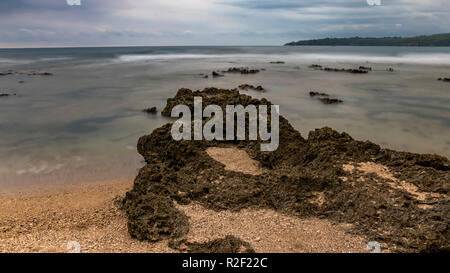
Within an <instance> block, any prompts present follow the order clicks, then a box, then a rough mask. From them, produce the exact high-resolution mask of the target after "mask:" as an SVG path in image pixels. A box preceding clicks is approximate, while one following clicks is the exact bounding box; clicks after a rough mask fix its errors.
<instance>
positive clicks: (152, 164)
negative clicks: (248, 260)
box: [122, 88, 450, 252]
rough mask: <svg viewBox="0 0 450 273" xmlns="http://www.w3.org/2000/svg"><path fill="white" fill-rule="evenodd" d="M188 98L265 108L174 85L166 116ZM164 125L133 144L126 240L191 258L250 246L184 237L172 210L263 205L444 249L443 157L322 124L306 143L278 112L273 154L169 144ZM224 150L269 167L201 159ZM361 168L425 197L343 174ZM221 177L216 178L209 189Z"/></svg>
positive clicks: (256, 145) (414, 247)
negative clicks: (136, 160) (140, 163)
mask: <svg viewBox="0 0 450 273" xmlns="http://www.w3.org/2000/svg"><path fill="white" fill-rule="evenodd" d="M194 96H201V97H202V98H203V107H206V106H207V105H209V104H215V105H219V106H220V107H222V109H225V106H226V105H229V104H241V105H243V106H246V105H249V104H253V105H262V104H264V105H270V104H271V103H270V102H269V101H267V100H265V99H262V100H258V99H254V98H252V97H250V96H247V95H243V94H240V93H239V92H238V91H236V90H225V89H217V88H207V89H205V90H202V91H191V90H189V89H180V90H179V91H178V93H177V95H176V96H175V97H174V98H170V99H168V101H167V106H166V108H165V109H164V110H163V113H164V114H166V115H167V114H170V112H171V109H172V107H174V106H176V105H178V104H185V105H188V106H189V107H190V108H191V109H192V108H193V98H194ZM192 112H193V111H192ZM171 126H172V124H171V123H168V124H166V125H164V126H162V127H160V128H158V129H155V130H154V131H153V132H152V133H151V134H150V135H147V136H143V137H141V138H140V139H139V142H138V145H137V148H138V152H139V153H140V154H141V155H142V156H143V157H144V159H145V162H146V165H145V166H144V167H143V168H142V169H141V170H140V171H139V174H138V176H137V177H136V179H135V181H134V186H133V189H132V190H130V191H129V192H128V193H127V194H126V197H125V198H124V199H123V201H122V208H123V210H124V211H125V212H126V215H127V217H128V230H129V233H130V235H131V236H132V237H135V238H137V239H140V240H150V241H158V240H163V239H168V240H169V241H170V243H169V246H171V247H174V248H177V246H179V245H180V244H183V245H185V246H187V248H188V249H187V250H186V251H188V252H215V251H219V252H226V251H228V252H234V251H236V250H237V249H238V248H240V247H242V246H244V247H246V249H247V251H251V250H252V249H251V246H249V245H248V244H247V243H246V242H244V241H242V240H241V239H239V238H233V237H227V238H225V239H219V240H214V241H209V242H206V243H196V242H189V241H187V239H186V234H187V232H188V230H189V219H188V218H187V217H186V215H185V214H184V213H183V212H182V211H180V210H178V209H177V208H176V206H175V205H174V204H175V202H176V203H178V204H182V205H183V204H189V203H191V202H196V203H198V204H200V205H202V206H203V207H205V208H207V209H211V210H216V211H221V210H233V211H239V210H241V209H245V208H263V209H272V210H275V211H278V212H282V213H285V214H288V215H292V216H295V217H300V218H308V217H319V218H324V219H328V220H329V221H332V222H334V223H336V224H339V223H350V224H352V229H351V232H354V233H355V234H359V235H364V236H365V237H366V238H367V239H369V240H375V241H378V242H380V243H382V244H385V245H387V246H388V247H389V249H390V250H391V251H402V252H403V251H405V252H435V251H450V240H449V234H450V232H449V223H450V215H449V214H450V200H449V199H448V191H449V188H450V183H449V181H450V167H449V160H448V159H447V158H444V157H441V156H437V155H421V154H413V153H406V152H397V151H393V150H388V149H382V148H381V147H380V146H378V145H376V144H374V143H372V142H370V141H357V140H354V139H353V138H352V137H351V136H350V135H348V134H346V133H339V132H337V131H335V130H333V129H331V128H327V127H325V128H322V129H316V130H314V131H311V132H310V133H309V135H308V138H303V137H302V136H301V134H300V133H299V132H298V131H297V130H295V129H294V128H293V127H292V126H291V124H290V123H289V122H288V121H287V120H286V119H285V118H284V117H282V116H280V137H279V138H280V145H279V147H278V149H277V150H276V151H274V152H261V151H260V144H261V142H262V141H260V140H257V141H247V140H245V141H204V140H202V141H174V140H173V139H172V137H171ZM231 146H232V147H237V148H239V149H243V150H245V151H246V152H247V153H248V154H249V155H250V157H251V158H253V159H255V160H257V161H258V162H259V164H260V167H261V168H264V169H265V170H266V171H265V172H264V173H262V174H260V175H249V174H244V173H240V172H234V171H228V170H225V168H224V165H223V164H221V163H219V162H217V161H215V160H213V159H212V158H211V157H209V155H208V154H207V153H206V149H207V148H208V147H231ZM364 162H372V163H373V164H382V165H383V166H387V167H388V168H389V169H390V170H391V171H392V174H393V176H394V177H395V179H398V181H407V182H408V183H411V184H412V185H414V186H415V187H417V189H418V190H419V191H421V192H424V193H427V194H426V195H427V198H425V199H423V200H419V199H417V198H415V196H414V195H412V194H411V193H410V192H408V191H407V190H405V189H403V188H400V187H390V186H389V185H390V184H392V183H393V181H392V179H390V178H386V177H380V176H378V175H377V174H375V173H372V174H365V175H364V176H362V175H363V174H362V173H360V172H359V171H354V172H348V171H347V170H345V169H344V168H343V165H344V164H353V165H355V166H357V165H358V164H360V163H364ZM219 177H222V178H223V179H222V180H221V181H222V182H221V183H214V181H217V179H219ZM362 178H364V180H361V179H362ZM316 193H321V194H322V195H323V197H324V202H314V200H315V198H316ZM423 206H427V208H424V207H423Z"/></svg>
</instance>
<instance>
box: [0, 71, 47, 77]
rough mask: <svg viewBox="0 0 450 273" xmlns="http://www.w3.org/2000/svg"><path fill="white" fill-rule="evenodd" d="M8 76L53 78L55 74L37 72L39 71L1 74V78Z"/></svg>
mask: <svg viewBox="0 0 450 273" xmlns="http://www.w3.org/2000/svg"><path fill="white" fill-rule="evenodd" d="M8 75H25V76H52V75H53V73H50V72H37V71H14V70H8V71H6V72H0V76H8Z"/></svg>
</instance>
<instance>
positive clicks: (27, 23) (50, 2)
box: [0, 0, 450, 47]
mask: <svg viewBox="0 0 450 273" xmlns="http://www.w3.org/2000/svg"><path fill="white" fill-rule="evenodd" d="M446 1H447V0H431V1H419V0H381V3H382V5H380V6H370V5H368V4H367V1H366V0H304V1H299V0H278V1H277V0H147V1H140V0H82V5H81V6H69V5H67V3H66V0H40V1H34V0H2V1H0V47H2V46H3V47H4V46H59V45H63V46H70V45H74V46H78V45H99V46H100V45H202V44H205V45H206V44H213V45H220V44H223V45H239V44H244V45H256V44H268V45H271V44H272V45H276V44H283V43H285V42H288V41H292V40H299V39H308V38H321V37H343V36H393V35H395V36H409V35H419V34H433V33H439V32H448V30H449V29H450V19H449V18H450V7H449V6H448V5H447V3H446Z"/></svg>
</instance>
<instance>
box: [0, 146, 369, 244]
mask: <svg viewBox="0 0 450 273" xmlns="http://www.w3.org/2000/svg"><path fill="white" fill-rule="evenodd" d="M208 153H209V154H210V155H211V157H213V158H215V159H217V160H219V161H220V162H221V163H223V164H224V165H225V166H226V168H228V169H229V170H233V171H238V172H239V171H241V172H244V171H245V172H246V173H252V174H255V173H260V172H262V171H263V170H262V169H260V168H259V167H258V165H256V163H255V161H254V160H252V159H251V158H250V157H249V156H248V155H247V153H246V152H245V151H242V150H238V149H227V148H211V149H209V150H208ZM131 187H132V182H122V181H119V182H110V183H106V184H105V183H98V184H96V183H94V184H92V183H90V184H86V185H79V186H71V187H67V188H66V189H56V190H53V191H51V190H46V191H36V192H33V193H27V194H18V193H17V194H9V195H6V194H5V195H3V196H1V197H0V203H1V204H2V205H1V208H2V209H1V210H0V227H1V228H0V252H73V251H78V250H79V251H80V252H83V253H90V252H92V253H95V252H120V253H122V252H147V253H155V252H156V253H160V252H176V251H175V250H173V249H171V248H169V247H168V246H167V242H166V241H161V242H157V243H149V242H140V241H138V240H135V239H133V238H131V236H130V235H129V234H128V231H127V220H126V217H125V215H124V213H123V212H122V211H120V210H119V209H118V207H117V206H116V204H115V203H116V202H115V201H116V200H118V199H119V198H120V197H121V196H124V194H125V193H126V192H127V191H128V190H129V189H130V188H131ZM177 208H178V209H180V210H182V211H184V212H185V213H186V215H187V216H188V217H189V222H190V231H189V233H188V236H187V238H188V240H189V241H195V242H205V241H208V240H212V239H216V238H221V237H224V236H226V235H235V236H237V237H239V238H242V239H243V240H245V241H247V242H249V243H250V244H251V246H252V247H253V248H254V249H255V251H256V252H264V253H267V252H278V253H283V252H367V249H366V246H367V243H368V241H367V240H366V239H365V238H364V237H362V236H356V235H353V234H349V233H348V232H347V231H348V230H349V228H350V227H351V226H350V225H337V224H333V223H331V222H329V221H328V220H325V219H317V218H310V219H298V218H295V217H292V216H287V215H283V214H281V213H278V212H275V211H273V210H268V209H264V210H261V209H258V210H256V209H245V210H242V211H239V212H230V211H222V212H216V211H212V210H207V209H205V208H203V207H202V206H201V205H199V204H196V203H191V204H189V205H186V206H181V205H178V204H177ZM78 245H79V249H78V248H77V247H78Z"/></svg>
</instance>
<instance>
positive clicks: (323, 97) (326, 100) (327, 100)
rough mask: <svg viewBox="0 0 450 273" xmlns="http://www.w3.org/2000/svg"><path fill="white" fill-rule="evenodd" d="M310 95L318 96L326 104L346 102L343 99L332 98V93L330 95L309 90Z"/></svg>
mask: <svg viewBox="0 0 450 273" xmlns="http://www.w3.org/2000/svg"><path fill="white" fill-rule="evenodd" d="M309 95H310V96H311V97H318V99H319V100H320V101H321V102H322V103H324V104H336V103H342V102H344V101H343V100H340V99H336V98H330V95H328V94H327V93H321V92H315V91H311V92H309Z"/></svg>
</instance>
